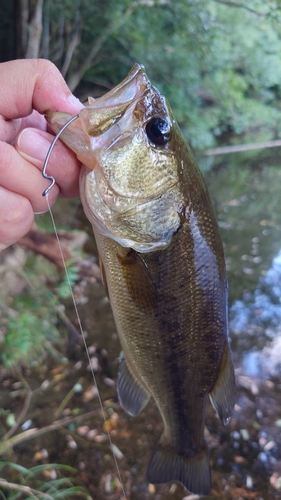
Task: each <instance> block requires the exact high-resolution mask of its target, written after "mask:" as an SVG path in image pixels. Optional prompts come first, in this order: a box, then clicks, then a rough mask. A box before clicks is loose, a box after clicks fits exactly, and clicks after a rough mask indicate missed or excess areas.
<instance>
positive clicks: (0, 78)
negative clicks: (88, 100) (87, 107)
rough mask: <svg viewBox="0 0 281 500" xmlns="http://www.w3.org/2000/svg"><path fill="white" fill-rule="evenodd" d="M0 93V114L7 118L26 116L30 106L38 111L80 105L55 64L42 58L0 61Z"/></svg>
mask: <svg viewBox="0 0 281 500" xmlns="http://www.w3.org/2000/svg"><path fill="white" fill-rule="evenodd" d="M19 75H20V76H19ZM19 80H20V81H19ZM11 82H12V83H11ZM0 95H4V96H5V99H3V100H1V104H0V114H2V115H3V116H4V117H5V118H6V119H10V120H12V119H14V118H20V117H24V116H28V115H29V114H31V112H32V110H33V109H36V110H37V111H39V113H44V112H45V111H47V110H48V109H51V110H52V111H67V112H69V113H75V112H77V111H79V110H80V109H81V108H82V107H83V106H82V104H81V103H80V101H79V100H78V99H76V98H75V97H74V96H73V95H72V93H71V92H70V90H69V88H68V87H67V85H66V83H65V81H64V79H63V77H62V75H61V73H60V72H59V70H58V69H57V68H56V66H55V65H54V64H53V63H51V62H50V61H47V60H46V59H27V60H17V61H9V62H6V63H2V64H0Z"/></svg>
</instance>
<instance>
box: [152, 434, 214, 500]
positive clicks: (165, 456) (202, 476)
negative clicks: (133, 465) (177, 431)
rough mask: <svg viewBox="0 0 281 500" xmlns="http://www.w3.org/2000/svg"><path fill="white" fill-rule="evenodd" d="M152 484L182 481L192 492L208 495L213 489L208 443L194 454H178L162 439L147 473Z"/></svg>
mask: <svg viewBox="0 0 281 500" xmlns="http://www.w3.org/2000/svg"><path fill="white" fill-rule="evenodd" d="M146 477H147V480H148V481H149V482H150V483H152V484H158V483H167V482H168V481H173V480H174V481H175V480H177V481H180V482H181V483H182V484H183V485H184V486H185V487H186V488H187V489H188V491H190V492H191V493H194V494H197V495H208V494H209V493H210V490H211V470H210V461H209V452H208V448H207V445H206V447H205V448H204V449H203V450H202V451H200V452H199V453H198V454H196V455H194V456H188V453H185V454H184V453H180V454H176V452H175V451H173V450H172V449H171V447H168V446H164V445H163V444H162V443H161V441H160V442H159V443H158V444H157V446H156V449H155V451H154V453H153V455H152V457H151V460H150V463H149V465H148V468H147V473H146Z"/></svg>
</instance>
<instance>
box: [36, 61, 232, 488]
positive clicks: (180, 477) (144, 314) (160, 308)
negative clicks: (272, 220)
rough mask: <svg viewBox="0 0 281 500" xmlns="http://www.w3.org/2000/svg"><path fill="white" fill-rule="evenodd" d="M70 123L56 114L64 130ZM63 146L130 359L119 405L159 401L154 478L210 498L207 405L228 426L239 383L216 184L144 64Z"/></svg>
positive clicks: (83, 118)
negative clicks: (76, 169) (70, 154)
mask: <svg viewBox="0 0 281 500" xmlns="http://www.w3.org/2000/svg"><path fill="white" fill-rule="evenodd" d="M70 117H71V115H69V114H68V113H57V112H47V113H46V119H47V121H48V123H49V125H50V127H51V128H52V129H53V131H54V132H58V131H59V129H60V128H61V127H62V126H63V125H64V124H65V123H66V121H67V120H68V119H69V118H70ZM61 139H62V141H63V142H64V143H65V144H66V145H67V146H68V147H69V148H70V149H71V150H72V151H74V152H75V153H76V155H77V157H78V159H79V160H80V161H81V162H82V164H83V166H82V169H81V175H80V196H81V200H82V204H83V208H84V212H85V214H86V216H87V217H88V219H89V221H90V222H91V224H92V226H93V231H94V235H95V239H96V242H97V247H98V253H99V259H100V267H101V272H102V276H103V282H104V285H105V288H106V293H107V295H108V298H109V301H110V303H111V307H112V311H113V315H114V318H115V322H116V327H117V331H118V335H119V338H120V342H121V345H122V349H123V353H124V356H123V358H122V360H121V362H120V366H119V372H118V381H117V392H118V397H119V401H120V403H121V406H122V407H123V409H124V410H125V411H126V412H128V413H129V414H130V415H132V416H136V415H138V414H139V413H140V412H141V411H142V410H143V408H144V407H145V406H146V405H147V403H148V401H149V400H150V398H152V399H153V400H154V402H155V403H156V405H157V407H158V410H159V412H160V415H161V417H162V420H163V433H162V435H161V437H160V440H159V441H158V443H157V444H156V447H155V450H154V452H153V454H152V457H151V459H150V462H149V464H148V468H147V476H146V477H147V481H148V482H149V483H153V484H159V483H166V482H169V481H179V482H181V483H182V484H183V485H184V486H185V488H186V489H187V490H189V491H190V492H191V493H194V494H199V495H207V494H208V493H209V492H210V489H211V470H210V457H209V450H208V446H207V443H206V439H205V436H204V428H205V408H206V402H207V399H208V398H207V397H208V396H209V398H210V400H211V403H212V405H213V407H214V409H215V411H216V412H217V414H218V416H219V418H220V420H221V421H222V423H223V424H224V425H226V424H227V423H228V422H229V421H230V419H231V415H232V411H233V407H234V401H235V376H234V369H233V362H232V355H231V349H230V342H229V337H228V304H227V302H228V284H227V276H226V268H225V260H224V251H223V244H222V240H221V237H220V233H219V229H218V224H217V221H216V217H215V214H214V209H213V206H212V202H211V199H210V195H209V193H208V189H207V186H206V183H205V181H204V179H203V176H202V174H201V172H200V170H199V169H198V167H197V165H196V162H195V160H194V157H193V154H192V151H191V149H190V147H189V145H188V144H187V143H186V141H185V139H184V138H183V135H182V133H181V131H180V128H179V126H178V124H177V122H176V120H175V118H174V116H173V113H172V110H171V108H170V105H169V104H168V102H167V100H166V99H165V97H164V96H163V95H162V94H161V93H160V92H159V90H157V89H156V88H155V87H154V86H153V85H152V84H151V82H150V80H149V79H148V77H147V74H146V71H145V68H144V67H143V66H142V65H139V64H136V65H135V66H134V67H133V68H132V70H131V71H130V72H129V74H128V76H127V77H126V78H125V79H124V80H123V81H122V82H121V83H120V84H119V85H117V86H116V87H115V88H113V89H112V90H111V91H109V92H108V93H107V94H105V95H104V96H102V97H100V98H98V99H96V100H94V99H92V98H90V99H89V105H88V106H86V107H85V108H83V109H82V110H81V111H80V112H79V118H78V119H77V120H76V121H74V122H73V123H72V124H71V125H69V127H67V129H66V130H65V131H64V132H63V133H62V136H61Z"/></svg>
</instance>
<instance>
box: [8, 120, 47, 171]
mask: <svg viewBox="0 0 281 500" xmlns="http://www.w3.org/2000/svg"><path fill="white" fill-rule="evenodd" d="M46 135H48V134H47V132H46ZM46 135H45V132H44V131H42V130H40V131H39V130H37V129H33V128H25V129H23V130H22V132H21V133H20V135H19V136H18V138H17V144H16V148H17V150H18V152H19V153H20V154H21V156H23V157H24V158H25V159H26V160H28V161H30V162H31V163H33V164H35V165H37V163H38V164H40V165H41V163H42V161H44V160H45V157H46V154H47V153H48V150H49V147H50V145H51V141H50V139H49V138H47V137H46Z"/></svg>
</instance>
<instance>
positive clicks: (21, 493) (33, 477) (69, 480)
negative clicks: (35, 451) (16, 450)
mask: <svg viewBox="0 0 281 500" xmlns="http://www.w3.org/2000/svg"><path fill="white" fill-rule="evenodd" d="M2 470H4V471H5V476H6V477H7V476H10V475H11V476H12V478H13V480H12V482H9V481H5V482H3V483H2V480H1V478H0V485H1V489H0V499H1V498H5V499H8V500H20V499H23V498H25V499H26V500H32V499H34V498H40V499H42V500H58V499H68V498H69V499H71V498H78V497H79V498H86V499H88V500H90V498H91V497H90V495H89V493H88V492H87V490H86V488H85V487H84V486H81V485H80V484H79V481H78V480H77V479H75V477H73V476H75V474H76V472H77V471H76V470H75V469H74V468H73V467H69V466H67V465H62V464H42V465H37V466H35V467H31V468H30V469H27V468H26V467H23V466H21V465H18V464H15V463H11V462H0V472H1V471H2ZM50 472H52V473H53V474H54V475H55V477H56V478H55V479H49V480H48V481H46V479H44V474H45V475H46V474H48V473H50ZM45 477H46V476H45ZM3 487H4V488H5V490H6V491H5V495H4V496H2V494H1V490H2V491H3Z"/></svg>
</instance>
